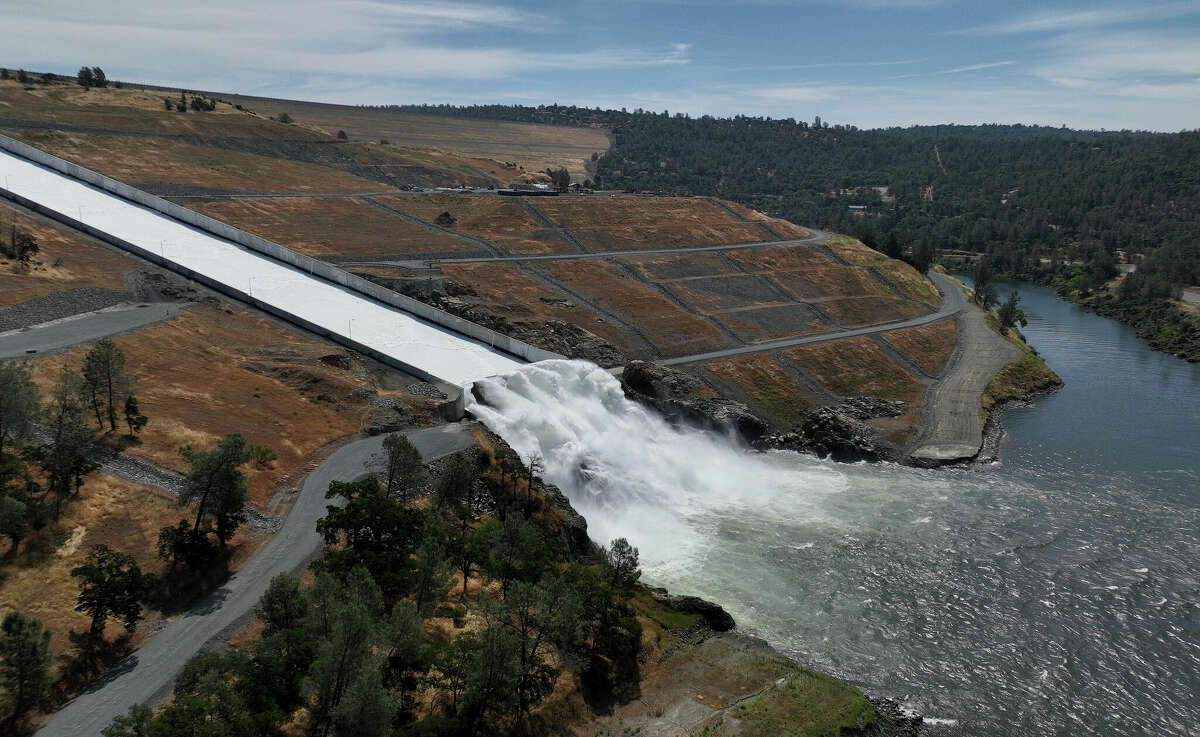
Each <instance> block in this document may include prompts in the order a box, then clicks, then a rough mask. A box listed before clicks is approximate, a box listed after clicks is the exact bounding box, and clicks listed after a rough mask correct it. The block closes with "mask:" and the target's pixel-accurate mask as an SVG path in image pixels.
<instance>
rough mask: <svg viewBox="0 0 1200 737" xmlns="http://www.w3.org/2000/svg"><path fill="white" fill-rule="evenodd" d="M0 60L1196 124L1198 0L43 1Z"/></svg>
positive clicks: (495, 98) (854, 115) (441, 94)
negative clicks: (1103, 0)
mask: <svg viewBox="0 0 1200 737" xmlns="http://www.w3.org/2000/svg"><path fill="white" fill-rule="evenodd" d="M4 16H5V25H6V27H7V28H6V30H7V33H6V34H5V43H4V46H3V49H2V50H0V65H4V66H9V67H18V66H21V67H26V68H30V69H48V70H53V71H59V72H72V71H73V70H75V69H77V68H78V67H79V65H81V64H89V65H93V64H97V65H100V66H102V67H103V68H104V69H105V70H106V72H107V73H108V74H109V76H110V77H114V78H123V79H131V80H147V81H152V82H157V83H161V84H167V85H173V86H184V87H189V88H197V89H210V90H228V91H231V92H241V93H245V94H257V95H269V96H279V97H291V98H300V99H312V100H321V101H326V102H341V103H351V104H356V103H367V104H381V103H414V102H451V103H472V102H500V103H519V104H526V105H537V104H540V103H552V102H558V103H562V104H578V105H588V106H596V105H599V106H602V107H614V108H621V107H626V108H629V109H633V108H638V107H641V108H646V109H653V110H658V111H661V110H663V109H667V110H670V111H671V112H673V113H674V112H687V113H690V114H694V115H698V114H704V113H708V114H713V115H731V114H736V113H746V114H751V115H770V116H773V117H795V118H798V119H805V120H811V119H812V118H813V117H814V116H816V115H819V116H821V117H822V119H824V120H827V121H830V122H832V123H848V124H854V125H858V126H860V127H878V126H887V125H909V124H914V123H938V122H959V123H986V122H1004V123H1016V122H1021V123H1041V124H1047V125H1062V124H1066V125H1068V126H1071V127H1085V128H1108V129H1119V128H1139V129H1154V130H1180V129H1183V128H1188V129H1192V128H1200V2H1197V0H1186V1H1184V2H1179V1H1177V0H1165V1H1160V0H1147V1H1146V2H1125V3H1109V4H1105V3H1066V2H1007V3H999V2H988V3H982V2H969V1H967V0H841V1H835V0H792V1H788V0H760V1H755V0H743V1H742V2H736V3H734V2H710V1H708V0H688V1H686V2H683V1H674V0H641V1H637V0H604V1H603V2H586V1H582V0H558V1H557V2H556V1H554V0H549V1H545V2H541V3H536V2H531V1H529V0H525V1H524V2H520V3H502V2H492V3H469V2H441V1H439V0H421V1H419V2H397V1H394V0H351V1H348V2H336V1H330V0H323V1H319V0H206V2H204V3H203V4H199V3H197V4H195V5H192V6H189V5H185V4H183V3H178V2H162V0H154V1H148V0H109V1H108V2H105V3H103V4H100V5H97V4H95V3H82V2H79V1H78V0H39V2H37V3H23V4H19V5H15V6H13V7H10V8H8V9H6V10H5V13H4Z"/></svg>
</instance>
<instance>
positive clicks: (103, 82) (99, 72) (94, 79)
mask: <svg viewBox="0 0 1200 737" xmlns="http://www.w3.org/2000/svg"><path fill="white" fill-rule="evenodd" d="M75 80H76V81H77V82H79V86H80V87H82V88H84V89H85V90H87V89H91V88H92V87H107V86H108V77H106V76H105V75H104V70H103V69H101V68H100V67H79V72H78V73H77V74H76V75H75Z"/></svg>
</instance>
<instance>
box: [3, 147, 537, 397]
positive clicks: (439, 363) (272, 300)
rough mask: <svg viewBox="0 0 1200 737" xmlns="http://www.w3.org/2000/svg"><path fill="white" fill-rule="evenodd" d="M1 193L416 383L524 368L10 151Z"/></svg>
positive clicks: (5, 158)
mask: <svg viewBox="0 0 1200 737" xmlns="http://www.w3.org/2000/svg"><path fill="white" fill-rule="evenodd" d="M89 173H90V172H89ZM93 176H94V175H93ZM0 184H2V185H3V188H4V189H5V190H7V192H8V193H9V194H10V195H11V196H14V197H15V198H16V199H18V200H21V201H24V202H27V203H34V204H36V205H37V206H38V209H40V210H43V211H46V212H48V213H51V214H57V215H59V216H61V217H62V218H63V219H66V220H69V221H73V222H76V223H80V224H83V225H85V226H87V228H88V229H89V230H91V231H93V232H96V233H98V234H101V235H102V236H105V237H107V238H108V239H110V240H112V241H114V242H117V243H123V244H131V245H132V246H134V247H136V248H137V249H141V251H143V252H145V253H147V254H150V255H152V256H158V257H159V258H160V259H161V260H162V261H163V262H164V264H166V265H168V266H171V267H172V268H175V269H176V270H178V271H181V272H183V273H187V274H189V275H194V276H196V277H197V278H200V279H201V280H202V281H206V282H209V283H212V284H214V285H224V286H226V287H228V289H226V290H224V291H230V292H233V293H241V294H245V295H247V296H248V297H249V298H251V300H252V301H253V302H254V303H256V304H260V305H262V306H263V307H265V308H267V309H269V310H270V311H272V312H275V313H277V314H280V315H283V316H285V317H288V318H289V319H294V321H296V322H298V323H299V324H302V325H305V326H306V327H310V328H314V329H316V330H317V332H320V333H323V334H326V335H329V336H330V337H333V338H334V339H340V340H341V342H343V343H347V344H349V345H352V346H353V347H355V348H365V349H366V352H367V353H368V354H374V355H377V356H378V357H381V358H384V359H392V360H391V361H390V362H392V363H394V364H396V365H399V366H401V367H403V368H406V369H410V370H412V371H413V372H414V373H416V374H418V375H422V376H424V377H427V378H432V379H437V380H440V381H444V382H446V383H449V384H454V385H460V386H461V385H463V384H466V383H469V382H471V381H473V380H475V379H480V378H483V377H485V376H492V375H495V374H501V373H508V372H510V371H512V370H514V369H516V368H517V367H519V366H521V365H523V364H524V363H525V362H524V361H522V360H521V359H519V358H516V357H513V356H511V355H508V354H506V353H504V352H502V351H500V350H497V349H495V348H493V347H491V346H490V345H487V344H486V343H482V342H480V341H477V340H472V339H469V338H466V337H463V336H462V335H460V334H458V333H456V332H454V331H452V330H449V329H446V328H443V327H441V326H438V325H435V324H433V323H431V322H428V321H426V320H422V319H420V318H418V317H415V316H414V315H413V314H410V313H409V312H406V311H404V310H402V309H398V308H396V307H393V306H391V305H388V304H384V303H382V302H380V301H376V300H374V299H371V298H369V297H367V296H365V295H363V294H361V293H359V292H358V291H356V290H354V289H351V288H347V287H346V286H342V285H340V284H336V283H334V282H332V281H329V280H327V279H324V278H321V277H320V276H317V275H314V274H310V273H309V272H308V271H306V270H304V269H302V268H299V267H297V266H293V265H289V264H286V263H283V262H281V261H279V260H276V259H274V258H271V257H270V256H267V255H264V254H263V253H259V252H256V251H255V250H252V249H250V248H247V247H246V246H244V245H240V244H238V243H235V242H233V241H232V240H229V239H226V238H222V237H220V236H218V235H215V234H213V233H211V232H208V231H206V230H203V229H201V228H197V227H192V226H190V225H187V224H185V223H183V222H181V221H180V220H177V219H175V218H173V217H169V216H168V215H165V214H163V213H161V212H158V211H156V210H154V209H151V208H149V207H144V206H142V205H139V204H136V203H134V202H132V201H130V200H129V199H126V198H123V197H120V196H118V195H116V194H114V193H112V192H110V191H106V190H105V189H101V188H100V187H96V186H92V185H90V184H86V183H84V182H83V181H80V180H79V179H76V178H74V177H71V176H68V175H67V174H65V173H62V172H60V171H55V170H53V169H51V168H48V167H46V166H41V165H39V164H36V163H34V162H32V161H30V160H28V159H27V158H24V157H21V156H17V155H15V154H13V153H11V152H10V151H8V150H0ZM164 204H166V203H164ZM281 250H282V249H281ZM293 255H294V254H293ZM320 267H321V268H323V269H328V268H329V267H328V266H325V265H323V264H322V265H320ZM346 276H349V275H346ZM448 317H449V316H448ZM472 327H476V326H472Z"/></svg>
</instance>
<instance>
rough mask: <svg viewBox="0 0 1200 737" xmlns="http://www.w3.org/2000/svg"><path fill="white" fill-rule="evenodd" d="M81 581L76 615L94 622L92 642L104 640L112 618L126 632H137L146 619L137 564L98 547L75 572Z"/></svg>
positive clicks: (113, 551) (121, 554)
mask: <svg viewBox="0 0 1200 737" xmlns="http://www.w3.org/2000/svg"><path fill="white" fill-rule="evenodd" d="M71 576H72V577H74V578H77V579H79V597H78V598H77V599H76V604H75V609H76V611H80V612H83V613H84V614H86V615H88V616H89V617H91V619H92V623H91V627H90V628H89V630H88V635H89V637H90V638H92V639H95V640H101V639H103V637H104V625H105V624H106V623H107V622H108V618H109V617H116V618H118V619H120V620H121V623H122V624H123V625H124V626H125V629H126V631H128V632H133V630H134V628H135V627H137V623H138V620H139V619H141V616H142V593H143V592H144V591H145V584H144V580H143V577H142V570H141V569H140V568H139V567H138V564H137V561H135V560H134V559H133V557H132V556H129V555H127V554H125V553H121V552H118V551H115V550H112V549H110V548H109V547H108V546H107V545H94V546H92V549H91V551H90V552H89V553H88V556H87V559H86V560H85V561H84V563H83V564H82V565H78V566H75V567H74V568H72V569H71Z"/></svg>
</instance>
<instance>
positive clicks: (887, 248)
mask: <svg viewBox="0 0 1200 737" xmlns="http://www.w3.org/2000/svg"><path fill="white" fill-rule="evenodd" d="M883 252H884V253H885V254H886V255H887V257H888V258H894V259H897V260H899V259H902V258H904V246H903V245H902V244H901V243H900V238H899V237H898V236H897V235H896V231H894V230H891V231H888V235H887V239H886V240H885V241H884V243H883Z"/></svg>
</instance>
